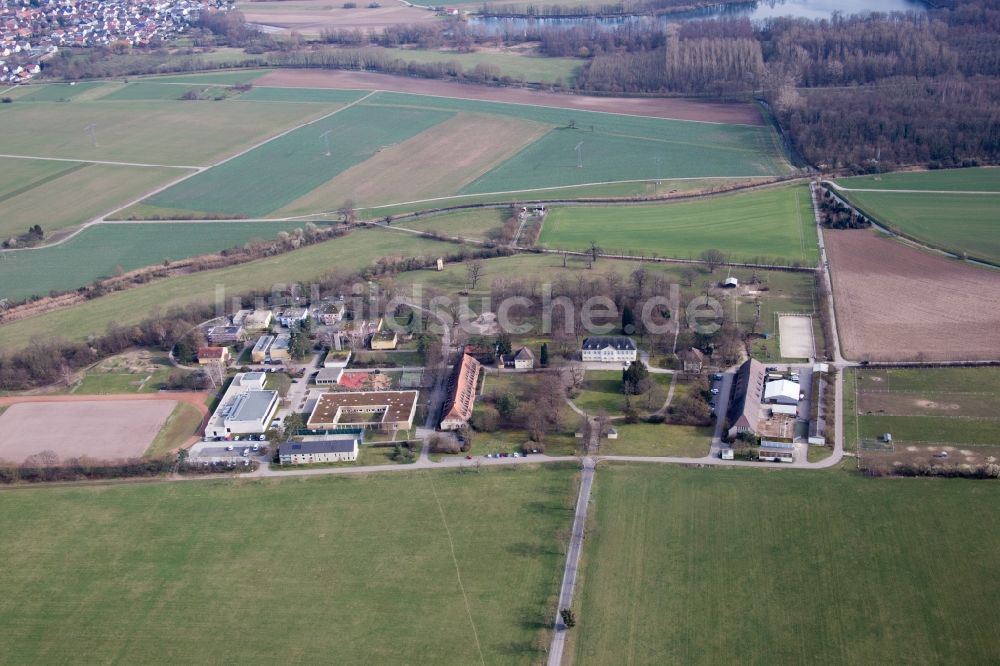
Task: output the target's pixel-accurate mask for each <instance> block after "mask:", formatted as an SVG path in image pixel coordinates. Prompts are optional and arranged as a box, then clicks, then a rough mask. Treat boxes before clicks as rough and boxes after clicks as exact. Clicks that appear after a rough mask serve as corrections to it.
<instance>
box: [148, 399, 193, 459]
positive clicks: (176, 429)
mask: <svg viewBox="0 0 1000 666" xmlns="http://www.w3.org/2000/svg"><path fill="white" fill-rule="evenodd" d="M201 422H202V416H201V412H199V411H198V410H197V409H195V408H194V407H193V406H191V405H189V404H187V403H186V402H178V403H177V406H176V407H174V411H173V412H171V414H170V416H169V417H167V422H166V423H164V424H163V428H162V429H161V430H160V432H158V433H156V437H154V438H153V441H152V443H151V444H150V445H149V448H148V449H146V453H145V454H144V455H145V456H146V457H147V458H157V457H159V456H164V455H166V454H168V453H169V452H170V451H173V450H174V449H176V448H179V447H180V446H182V445H183V444H185V443H186V442H187V441H188V440H189V439H190V438H191V437H192V436H194V435H197V434H198V430H199V429H200V427H201Z"/></svg>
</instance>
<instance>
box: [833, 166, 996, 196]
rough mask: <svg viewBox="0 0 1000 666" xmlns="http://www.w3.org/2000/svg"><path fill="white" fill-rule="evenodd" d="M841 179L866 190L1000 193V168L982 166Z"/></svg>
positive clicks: (851, 185)
mask: <svg viewBox="0 0 1000 666" xmlns="http://www.w3.org/2000/svg"><path fill="white" fill-rule="evenodd" d="M837 182H838V183H839V184H840V185H842V186H844V187H849V188H857V189H864V190H942V191H944V190H949V191H952V192H956V191H957V192H997V193H1000V169H998V168H996V167H980V168H975V169H936V170H934V171H906V172H899V173H883V174H879V175H878V176H854V177H852V178H838V179H837Z"/></svg>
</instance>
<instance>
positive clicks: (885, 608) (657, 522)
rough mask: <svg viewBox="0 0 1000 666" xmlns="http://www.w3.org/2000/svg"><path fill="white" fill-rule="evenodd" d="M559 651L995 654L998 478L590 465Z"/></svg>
mask: <svg viewBox="0 0 1000 666" xmlns="http://www.w3.org/2000/svg"><path fill="white" fill-rule="evenodd" d="M591 507H592V508H591V516H590V518H589V525H588V529H587V539H586V540H585V545H584V548H585V551H584V555H583V576H582V580H580V581H579V582H578V586H579V587H578V595H577V596H576V597H575V604H574V605H575V607H576V609H577V612H576V616H577V626H576V628H575V629H573V630H572V632H571V634H570V636H571V641H572V645H571V646H570V651H571V652H572V653H573V655H575V659H574V663H594V664H611V663H616V664H617V663H628V664H669V663H677V664H679V663H683V664H722V663H747V664H781V663H813V664H851V663H907V664H968V663H989V662H995V661H997V660H1000V644H998V643H997V641H996V640H995V634H996V631H997V628H998V627H1000V607H998V606H997V604H996V597H997V595H998V594H1000V581H998V579H997V577H996V576H995V575H994V569H995V566H994V564H995V556H994V554H995V553H996V552H997V550H998V549H1000V485H997V484H995V483H990V482H982V483H978V482H968V481H960V480H932V481H899V480H876V479H867V478H863V477H861V476H859V475H852V474H846V473H841V472H830V473H822V474H817V473H815V472H797V471H789V470H786V471H784V472H780V473H776V472H767V471H759V470H745V469H729V470H724V469H693V468H692V469H684V468H679V467H673V466H659V465H655V466H653V465H649V466H638V465H633V466H624V465H622V466H606V465H602V466H600V467H599V468H598V471H597V474H596V480H595V482H594V498H593V501H592V504H591Z"/></svg>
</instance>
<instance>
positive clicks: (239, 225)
mask: <svg viewBox="0 0 1000 666" xmlns="http://www.w3.org/2000/svg"><path fill="white" fill-rule="evenodd" d="M296 226H299V225H295V224H292V223H288V222H199V223H176V224H175V223H167V222H163V223H156V224H141V223H138V224H101V225H96V226H93V227H90V228H88V229H86V230H85V231H83V232H81V233H80V234H79V235H77V236H74V237H73V238H71V239H69V240H68V241H66V242H65V243H61V244H59V245H55V246H52V247H45V248H39V249H36V250H28V251H17V252H8V253H6V254H3V255H0V256H2V259H0V298H10V299H15V300H17V299H22V298H26V297H28V296H33V295H45V294H48V293H49V292H50V291H53V290H55V291H64V290H68V289H75V288H77V287H81V286H83V285H85V284H88V283H90V282H92V281H94V280H96V279H97V278H100V277H110V276H112V275H114V274H115V273H116V272H117V271H118V269H121V270H123V271H130V270H134V269H136V268H142V267H144V266H151V265H153V264H159V263H161V262H163V261H164V260H165V259H174V260H176V259H185V258H187V257H191V256H198V255H201V254H208V253H210V252H217V251H219V250H225V249H227V248H231V247H237V246H241V245H243V244H244V243H246V242H247V241H249V240H253V239H270V238H274V237H275V236H276V235H277V234H278V232H279V231H284V230H290V229H293V228H295V227H296Z"/></svg>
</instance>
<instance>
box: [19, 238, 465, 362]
mask: <svg viewBox="0 0 1000 666" xmlns="http://www.w3.org/2000/svg"><path fill="white" fill-rule="evenodd" d="M448 247H449V246H447V245H445V244H443V243H440V242H437V241H432V240H427V239H424V238H419V237H415V236H413V235H412V234H400V233H392V232H386V231H382V230H378V229H375V230H361V231H356V232H354V233H351V234H350V235H348V236H345V237H343V238H336V239H333V240H330V241H327V242H324V243H319V244H316V245H310V246H308V247H305V248H302V249H300V250H295V251H293V252H289V253H286V254H282V255H278V256H274V257H269V258H267V259H261V260H258V261H254V262H250V263H246V264H239V265H236V266H230V267H228V268H223V269H219V270H214V271H204V272H201V273H193V274H191V275H183V276H178V277H173V278H168V279H165V280H160V281H157V282H153V283H151V284H148V285H143V286H141V287H137V288H134V289H129V290H127V291H121V292H116V293H114V294H110V295H108V296H104V297H102V298H98V299H94V300H91V301H86V302H84V303H81V304H79V305H75V306H73V307H69V308H64V309H61V310H55V311H53V312H50V313H46V314H44V315H39V316H37V317H31V318H28V319H22V320H20V321H15V322H12V323H10V324H6V325H3V326H0V348H3V349H17V348H19V347H23V346H25V345H27V344H29V343H30V342H31V341H32V340H37V339H45V338H53V337H62V338H66V339H78V340H79V339H84V338H86V337H87V336H89V335H99V334H101V333H103V332H104V331H106V330H107V327H108V325H109V324H111V323H117V324H121V325H128V324H134V323H137V322H139V321H141V320H142V319H143V318H145V317H148V316H149V315H150V314H152V313H153V312H156V311H159V312H164V311H166V310H167V309H169V308H170V307H171V306H174V305H183V304H186V303H213V302H215V297H216V293H217V289H218V288H222V289H223V290H224V291H225V293H226V294H227V295H237V294H242V293H246V292H248V291H251V290H254V289H265V290H267V289H270V288H271V286H272V285H274V284H276V283H281V284H288V283H289V282H292V281H305V282H308V281H309V280H312V279H316V278H319V277H321V276H323V275H325V274H327V273H330V272H332V271H337V272H340V273H343V274H348V273H351V272H353V271H356V270H358V269H360V268H362V267H364V266H367V265H369V264H371V263H372V262H374V261H376V260H378V259H379V258H381V257H384V256H387V255H401V256H433V257H436V256H440V255H441V254H442V253H444V252H446V251H447V249H448ZM421 274H423V272H422V273H421ZM428 274H429V272H428Z"/></svg>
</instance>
